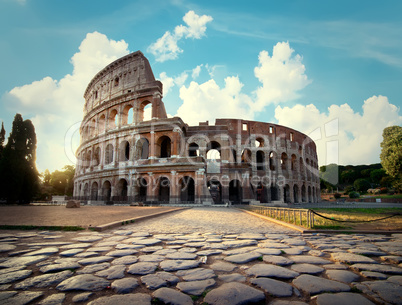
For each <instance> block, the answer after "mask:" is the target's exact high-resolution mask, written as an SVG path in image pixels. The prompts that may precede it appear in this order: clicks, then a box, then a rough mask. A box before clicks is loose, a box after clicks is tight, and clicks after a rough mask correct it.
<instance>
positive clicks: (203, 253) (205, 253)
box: [197, 249, 223, 256]
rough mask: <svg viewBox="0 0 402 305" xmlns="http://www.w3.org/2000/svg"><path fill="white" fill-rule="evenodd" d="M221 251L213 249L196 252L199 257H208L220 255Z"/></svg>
mask: <svg viewBox="0 0 402 305" xmlns="http://www.w3.org/2000/svg"><path fill="white" fill-rule="evenodd" d="M222 252H223V251H222V250H218V249H214V250H202V251H198V252H197V255H199V256H210V255H217V254H221V253H222Z"/></svg>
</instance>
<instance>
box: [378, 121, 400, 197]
mask: <svg viewBox="0 0 402 305" xmlns="http://www.w3.org/2000/svg"><path fill="white" fill-rule="evenodd" d="M382 137H383V141H382V142H381V154H380V159H381V164H382V166H383V168H384V169H385V171H386V172H387V174H388V175H390V176H391V177H392V178H393V179H394V183H393V186H394V187H395V189H397V190H399V191H400V190H402V127H400V126H391V127H387V128H385V129H384V130H383V133H382Z"/></svg>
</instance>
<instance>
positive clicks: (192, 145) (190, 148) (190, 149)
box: [188, 143, 200, 157]
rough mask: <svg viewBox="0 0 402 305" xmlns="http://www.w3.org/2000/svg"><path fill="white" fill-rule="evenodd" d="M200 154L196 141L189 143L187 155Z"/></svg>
mask: <svg viewBox="0 0 402 305" xmlns="http://www.w3.org/2000/svg"><path fill="white" fill-rule="evenodd" d="M199 155H200V148H199V146H198V144H196V143H190V145H189V146H188V156H189V157H198V156H199Z"/></svg>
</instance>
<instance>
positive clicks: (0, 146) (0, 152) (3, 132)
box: [0, 122, 6, 160]
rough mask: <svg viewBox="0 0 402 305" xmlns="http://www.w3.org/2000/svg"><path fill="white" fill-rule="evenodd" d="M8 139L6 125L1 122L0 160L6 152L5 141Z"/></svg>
mask: <svg viewBox="0 0 402 305" xmlns="http://www.w3.org/2000/svg"><path fill="white" fill-rule="evenodd" d="M5 139H6V130H5V129H4V123H3V122H1V130H0V160H1V157H2V156H3V150H4V140H5Z"/></svg>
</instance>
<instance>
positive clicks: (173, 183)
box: [169, 171, 180, 203]
mask: <svg viewBox="0 0 402 305" xmlns="http://www.w3.org/2000/svg"><path fill="white" fill-rule="evenodd" d="M178 184H179V182H178V176H177V172H176V171H171V172H170V196H169V197H170V198H169V203H177V202H179V201H180V187H179V186H178Z"/></svg>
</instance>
